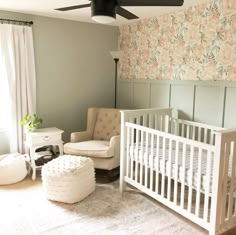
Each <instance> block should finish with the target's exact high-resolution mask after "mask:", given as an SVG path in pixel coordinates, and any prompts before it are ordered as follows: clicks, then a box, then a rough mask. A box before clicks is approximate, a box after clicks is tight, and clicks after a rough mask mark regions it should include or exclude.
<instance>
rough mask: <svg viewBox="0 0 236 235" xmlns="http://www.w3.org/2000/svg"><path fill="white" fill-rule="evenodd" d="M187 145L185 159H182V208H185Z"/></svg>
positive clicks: (184, 145) (184, 153)
mask: <svg viewBox="0 0 236 235" xmlns="http://www.w3.org/2000/svg"><path fill="white" fill-rule="evenodd" d="M186 157H187V156H186V144H185V143H183V159H182V172H183V175H182V179H181V198H180V206H181V207H182V208H184V189H185V171H186V166H185V163H186Z"/></svg>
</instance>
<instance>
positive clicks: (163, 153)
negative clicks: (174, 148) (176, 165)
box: [161, 137, 166, 197]
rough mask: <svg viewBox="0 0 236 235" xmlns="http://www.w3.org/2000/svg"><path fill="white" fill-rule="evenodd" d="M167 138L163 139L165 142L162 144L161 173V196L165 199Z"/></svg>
mask: <svg viewBox="0 0 236 235" xmlns="http://www.w3.org/2000/svg"><path fill="white" fill-rule="evenodd" d="M165 150H166V138H165V137H163V142H162V164H161V171H162V176H161V196H162V197H164V192H165V168H166V154H165Z"/></svg>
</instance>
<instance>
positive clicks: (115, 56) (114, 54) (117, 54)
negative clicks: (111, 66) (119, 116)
mask: <svg viewBox="0 0 236 235" xmlns="http://www.w3.org/2000/svg"><path fill="white" fill-rule="evenodd" d="M110 54H111V56H112V57H113V59H114V61H115V102H114V107H115V108H117V105H116V94H117V72H118V71H117V65H118V62H119V58H120V51H110Z"/></svg>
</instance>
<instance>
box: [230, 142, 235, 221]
mask: <svg viewBox="0 0 236 235" xmlns="http://www.w3.org/2000/svg"><path fill="white" fill-rule="evenodd" d="M232 143H233V146H232V148H233V149H232V158H233V159H232V165H231V172H232V173H231V184H230V191H229V192H230V193H229V216H228V218H229V220H230V221H231V219H232V217H233V215H235V209H234V211H233V204H234V203H235V199H234V190H235V187H234V185H235V164H236V146H235V143H236V139H235V140H234V141H233V142H232Z"/></svg>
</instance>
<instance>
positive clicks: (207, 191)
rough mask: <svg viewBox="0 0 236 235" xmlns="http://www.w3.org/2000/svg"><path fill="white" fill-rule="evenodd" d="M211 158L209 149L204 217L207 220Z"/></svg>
mask: <svg viewBox="0 0 236 235" xmlns="http://www.w3.org/2000/svg"><path fill="white" fill-rule="evenodd" d="M211 159H212V153H211V152H210V151H207V168H206V182H205V183H206V187H205V198H204V214H203V219H204V220H205V221H207V218H208V209H209V208H208V207H209V193H210V179H211Z"/></svg>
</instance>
